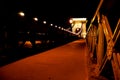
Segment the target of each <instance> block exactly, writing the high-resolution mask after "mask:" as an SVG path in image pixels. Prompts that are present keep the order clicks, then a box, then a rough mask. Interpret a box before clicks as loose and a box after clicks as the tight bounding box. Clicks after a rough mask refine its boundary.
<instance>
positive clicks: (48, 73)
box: [0, 40, 88, 80]
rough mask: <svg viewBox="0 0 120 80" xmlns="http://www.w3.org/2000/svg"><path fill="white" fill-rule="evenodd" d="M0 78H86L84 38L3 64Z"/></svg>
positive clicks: (29, 79)
mask: <svg viewBox="0 0 120 80" xmlns="http://www.w3.org/2000/svg"><path fill="white" fill-rule="evenodd" d="M0 80H88V68H87V47H86V44H85V40H77V41H73V42H70V43H68V44H66V45H63V46H60V47H57V48H54V49H51V50H48V51H45V52H42V53H39V54H36V55H33V56H30V57H27V58H24V59H21V60H19V61H16V62H14V63H11V64H8V65H5V66H3V67H1V68H0Z"/></svg>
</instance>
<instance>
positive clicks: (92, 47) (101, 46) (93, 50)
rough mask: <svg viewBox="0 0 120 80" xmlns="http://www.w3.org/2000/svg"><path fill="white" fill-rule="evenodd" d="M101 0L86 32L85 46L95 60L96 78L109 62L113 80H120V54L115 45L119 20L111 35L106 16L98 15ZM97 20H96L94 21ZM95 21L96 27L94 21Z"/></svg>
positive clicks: (119, 35) (119, 32)
mask: <svg viewBox="0 0 120 80" xmlns="http://www.w3.org/2000/svg"><path fill="white" fill-rule="evenodd" d="M102 3H103V0H101V1H100V2H99V5H98V7H97V9H96V12H95V14H94V16H93V18H92V20H91V23H90V25H89V27H88V30H87V38H86V41H87V45H88V48H89V53H90V54H91V55H92V58H93V57H94V58H96V67H95V69H96V70H95V71H96V76H99V75H100V74H101V72H102V71H103V70H104V68H105V66H106V63H107V61H110V62H111V65H112V70H113V74H114V79H115V80H120V76H119V75H120V52H117V51H116V48H115V45H116V44H117V41H118V38H119V37H120V19H119V20H118V22H117V25H116V28H115V30H114V33H112V30H111V26H110V24H109V21H108V18H107V16H105V15H103V14H101V13H100V11H99V10H100V8H101V6H102ZM96 18H97V19H96ZM95 20H97V22H98V23H97V25H96V24H94V21H95Z"/></svg>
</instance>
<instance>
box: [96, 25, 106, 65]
mask: <svg viewBox="0 0 120 80" xmlns="http://www.w3.org/2000/svg"><path fill="white" fill-rule="evenodd" d="M98 32H99V33H98V45H97V64H98V66H100V65H101V63H102V59H103V55H104V32H103V26H102V25H101V24H100V23H99V24H98Z"/></svg>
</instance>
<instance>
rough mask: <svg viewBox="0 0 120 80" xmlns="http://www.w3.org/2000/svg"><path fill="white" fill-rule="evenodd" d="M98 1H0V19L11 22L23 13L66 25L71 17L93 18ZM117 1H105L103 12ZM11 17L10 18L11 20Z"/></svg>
mask: <svg viewBox="0 0 120 80" xmlns="http://www.w3.org/2000/svg"><path fill="white" fill-rule="evenodd" d="M99 1H100V0H66V1H65V0H50V1H49V0H1V1H0V5H1V6H0V7H1V12H2V13H0V14H1V15H0V17H2V18H1V19H3V21H4V22H6V19H7V21H9V20H10V21H12V19H13V18H15V17H16V16H15V15H17V12H19V11H24V12H25V13H26V15H27V16H29V17H34V16H37V17H38V18H46V19H47V20H48V21H51V22H53V23H56V24H62V25H65V24H68V19H69V18H71V17H87V18H88V19H89V20H90V19H91V18H92V17H93V14H94V13H95V10H96V8H97V6H98V3H99ZM116 1H118V0H105V3H104V5H103V7H104V8H103V9H104V10H103V11H104V12H105V13H107V11H110V10H111V6H112V7H113V6H114V4H115V2H116ZM11 16H12V18H11Z"/></svg>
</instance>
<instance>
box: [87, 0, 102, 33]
mask: <svg viewBox="0 0 120 80" xmlns="http://www.w3.org/2000/svg"><path fill="white" fill-rule="evenodd" d="M102 3H103V0H100V2H99V5H98V7H97V9H96V12H95V14H94V16H93V18H92V20H91V22H90V25H89V27H88V30H87V33H88V32H89V30H90V28H91V26H92V23H93V22H94V20H95V18H96V16H97V14H98V12H99V10H100V8H101V6H102Z"/></svg>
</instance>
